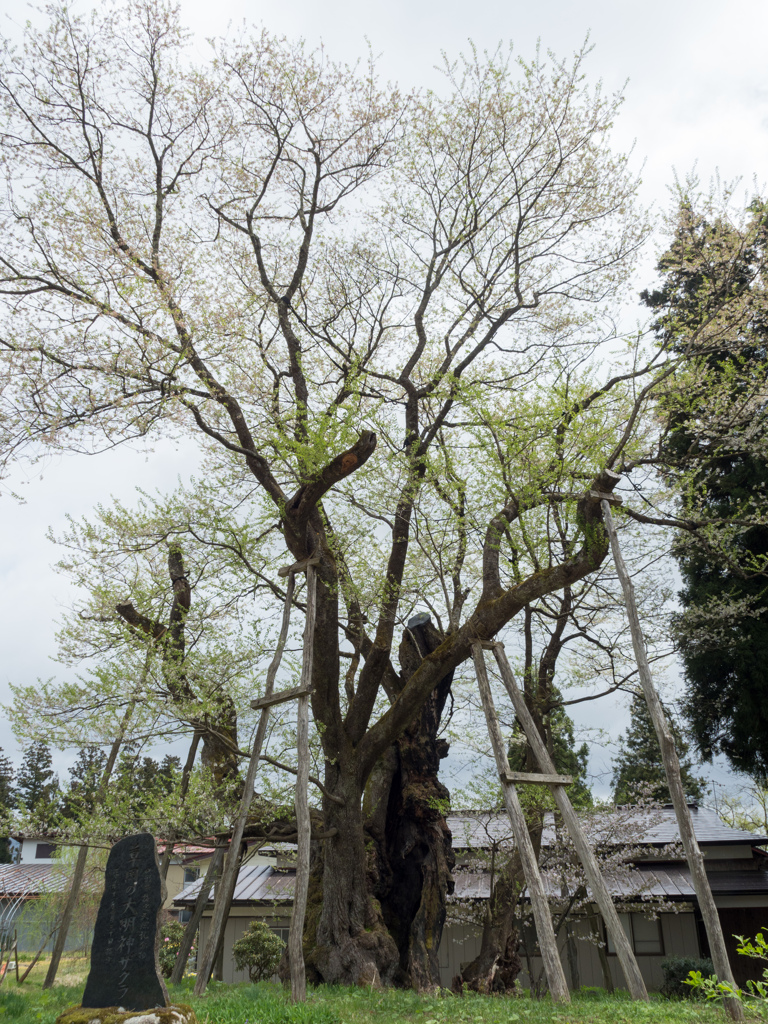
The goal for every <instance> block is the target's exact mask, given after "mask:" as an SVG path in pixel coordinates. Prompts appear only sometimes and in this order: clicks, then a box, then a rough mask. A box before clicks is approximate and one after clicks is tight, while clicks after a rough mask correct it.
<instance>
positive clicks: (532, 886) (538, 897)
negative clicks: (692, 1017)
mask: <svg viewBox="0 0 768 1024" xmlns="http://www.w3.org/2000/svg"><path fill="white" fill-rule="evenodd" d="M472 658H473V660H474V662H475V672H476V673H477V683H478V688H479V690H480V699H481V701H482V703H483V711H484V712H485V721H486V724H487V726H488V735H489V736H490V738H491V745H492V747H493V753H494V756H495V758H496V767H497V769H498V772H499V778H500V779H501V780H502V789H503V791H504V803H505V805H506V808H507V814H508V815H509V820H510V823H511V825H512V831H513V833H514V836H515V843H516V845H517V849H518V851H519V853H520V861H521V863H522V865H523V874H524V875H525V881H526V885H527V886H528V892H529V893H530V896H531V904H532V906H533V917H534V920H535V922H536V935H537V937H538V940H539V948H540V949H541V958H542V960H543V962H544V970H545V972H546V975H547V982H548V984H549V991H550V993H551V995H552V998H553V999H554V1001H555V1002H556V1003H570V1001H571V995H570V992H569V991H568V982H567V981H566V980H565V974H564V973H563V965H562V964H561V963H560V956H559V954H558V952H557V940H556V939H555V930H554V928H553V927H552V915H551V914H550V912H549V904H548V903H547V897H546V894H545V892H544V883H543V882H542V880H541V874H540V873H539V865H538V862H537V860H536V854H535V852H534V849H533V843H532V842H531V837H530V835H529V834H528V826H527V825H526V823H525V817H524V815H523V809H522V807H521V806H520V799H519V797H518V795H517V789H516V788H515V784H514V782H510V781H509V780H508V779H507V771H508V765H507V751H506V747H505V744H504V740H503V738H502V735H501V729H500V728H499V721H498V719H497V717H496V710H495V708H494V706H493V696H492V694H491V687H490V684H489V682H488V673H487V672H486V668H485V657H484V655H483V649H482V647H481V646H480V644H473V645H472Z"/></svg>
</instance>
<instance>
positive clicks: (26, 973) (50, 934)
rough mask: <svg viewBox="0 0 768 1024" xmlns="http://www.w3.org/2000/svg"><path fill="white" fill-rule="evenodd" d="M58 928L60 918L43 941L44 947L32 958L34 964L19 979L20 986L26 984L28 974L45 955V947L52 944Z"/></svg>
mask: <svg viewBox="0 0 768 1024" xmlns="http://www.w3.org/2000/svg"><path fill="white" fill-rule="evenodd" d="M58 927H59V921H58V918H57V920H56V922H55V923H54V925H53V928H51V930H50V931H49V932H48V934H47V935H46V936H45V938H44V939H43V944H42V946H41V947H40V949H38V951H37V952H36V953H35V955H34V956H33V957H32V963H31V964H30V965H29V967H27V969H26V971H24V973H23V974H22V976H21V977H20V978H19V984H20V985H23V984H24V982H25V981H26V980H27V975H28V974H29V973H30V971H31V970H32V968H33V967H34V966H35V964H36V963H37V961H38V960H39V959H40V957H41V956H42V955H43V950H44V949H45V947H46V946H47V945H48V943H49V942H50V939H51V936H52V935H53V933H54V932H55V931H56V929H57V928H58ZM17 960H18V957H17Z"/></svg>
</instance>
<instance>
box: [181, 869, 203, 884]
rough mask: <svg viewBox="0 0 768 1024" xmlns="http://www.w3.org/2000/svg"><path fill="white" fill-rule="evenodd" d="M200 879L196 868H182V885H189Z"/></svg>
mask: <svg viewBox="0 0 768 1024" xmlns="http://www.w3.org/2000/svg"><path fill="white" fill-rule="evenodd" d="M199 877H200V872H199V871H198V869H197V868H184V885H191V884H192V883H193V882H196V881H197V880H198V878H199Z"/></svg>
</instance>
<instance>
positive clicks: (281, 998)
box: [0, 961, 765, 1024]
mask: <svg viewBox="0 0 768 1024" xmlns="http://www.w3.org/2000/svg"><path fill="white" fill-rule="evenodd" d="M46 966H47V965H46V964H41V965H39V967H36V968H35V970H34V971H33V972H32V974H31V975H30V978H29V979H28V981H27V982H25V984H24V985H22V986H18V985H17V984H16V982H15V980H13V979H12V978H11V979H6V980H5V981H4V982H3V983H2V986H0V1024H5V1022H6V1021H8V1022H9V1024H11V1022H13V1024H54V1021H55V1020H56V1017H57V1016H58V1015H59V1014H60V1013H61V1012H62V1010H65V1009H66V1008H67V1007H69V1006H73V1005H76V1004H78V1003H79V1002H80V997H81V995H82V991H83V981H84V978H82V977H80V976H81V975H82V974H83V973H84V969H83V966H82V961H81V962H80V964H77V963H67V962H64V963H63V964H62V978H63V982H64V983H63V984H58V983H57V984H56V985H55V986H54V988H53V989H52V990H50V991H48V992H43V991H42V981H43V978H44V977H45V969H46ZM66 982H73V983H71V984H67V983H66ZM74 982H76V983H74ZM192 985H193V979H188V980H187V981H185V982H184V983H183V984H182V985H179V986H174V987H173V988H172V989H171V990H170V995H171V999H173V1000H176V1001H177V1002H184V1003H191V1004H192V1006H193V1007H194V1009H195V1013H196V1014H197V1017H198V1020H199V1021H200V1024H514V1022H517V1021H519V1022H520V1024H688V1022H697V1024H699V1022H700V1024H725V1022H726V1020H727V1018H726V1015H725V1013H724V1011H723V1010H722V1009H721V1008H720V1007H718V1006H713V1005H705V1004H702V1003H695V1002H689V1001H683V1002H671V1001H669V1000H666V999H662V998H660V997H658V996H654V997H652V1001H651V1003H650V1004H646V1003H634V1002H632V1001H631V1000H630V999H629V997H628V996H626V995H624V994H622V993H617V994H616V995H614V996H609V995H607V994H606V993H604V992H602V991H601V990H599V989H591V990H586V991H584V992H581V993H579V994H578V995H576V996H574V998H573V1002H572V1004H571V1005H570V1006H565V1007H564V1006H557V1005H555V1004H553V1003H552V1002H551V1000H550V999H548V998H545V999H543V1000H541V1001H536V1000H533V999H531V998H530V997H529V996H528V995H527V994H521V995H520V996H517V997H508V998H494V997H485V996H476V995H466V996H461V997H457V996H452V995H443V996H439V997H434V998H431V997H425V996H418V995H416V993H414V992H391V991H390V992H375V991H370V990H368V989H349V988H341V987H321V988H318V989H314V990H311V991H310V993H309V997H308V999H307V1002H306V1003H304V1004H299V1005H293V1004H291V1001H290V998H289V996H288V994H287V993H286V992H285V991H284V990H283V989H282V988H280V987H279V986H277V985H272V984H269V983H262V984H260V985H247V984H246V985H224V984H221V983H217V982H212V983H211V985H209V987H208V991H207V992H206V994H205V995H204V996H203V997H202V998H201V999H195V997H194V996H193V995H192ZM749 1019H751V1020H757V1019H762V1020H765V1018H757V1017H755V1016H752V1017H750V1018H749Z"/></svg>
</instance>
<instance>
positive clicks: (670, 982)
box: [661, 956, 715, 999]
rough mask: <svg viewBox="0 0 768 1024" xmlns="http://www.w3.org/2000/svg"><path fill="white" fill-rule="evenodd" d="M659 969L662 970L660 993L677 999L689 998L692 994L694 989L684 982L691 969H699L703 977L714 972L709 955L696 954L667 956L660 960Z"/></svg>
mask: <svg viewBox="0 0 768 1024" xmlns="http://www.w3.org/2000/svg"><path fill="white" fill-rule="evenodd" d="M661 969H662V971H663V972H664V984H663V985H662V986H661V993H662V995H665V996H667V998H670V997H675V998H679V999H690V998H691V996H693V995H694V989H692V988H691V986H690V985H686V984H684V982H685V980H686V978H687V977H688V975H689V974H690V973H691V971H700V972H701V974H702V975H704V977H707V976H708V975H710V974H714V973H715V968H714V965H713V963H712V961H711V960H710V959H709V957H697V956H668V957H666V958H665V959H664V960H662V961H661Z"/></svg>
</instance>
